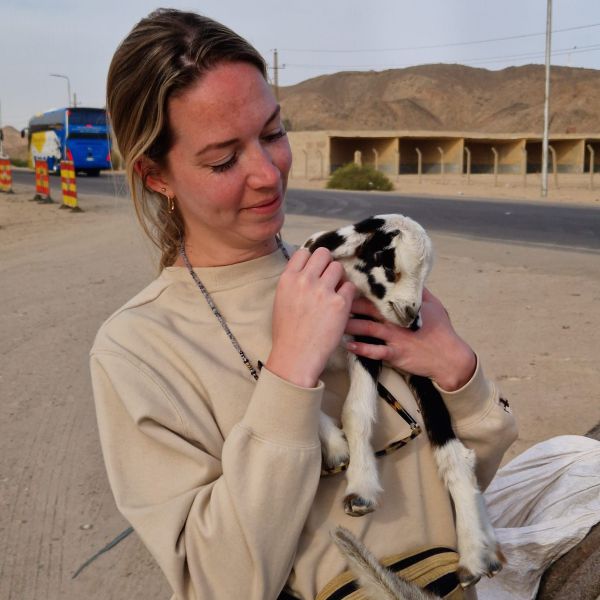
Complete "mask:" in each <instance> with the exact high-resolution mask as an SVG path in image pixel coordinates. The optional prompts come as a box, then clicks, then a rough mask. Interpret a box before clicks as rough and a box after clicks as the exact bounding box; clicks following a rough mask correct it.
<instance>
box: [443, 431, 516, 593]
mask: <svg viewBox="0 0 600 600" xmlns="http://www.w3.org/2000/svg"><path fill="white" fill-rule="evenodd" d="M434 455H435V458H436V462H437V465H438V469H439V471H440V474H441V475H442V478H443V479H444V482H445V484H446V487H447V488H448V491H449V492H450V495H451V496H452V500H453V501H454V510H455V513H456V536H457V539H458V553H459V555H460V560H459V565H458V566H459V570H458V578H459V580H460V582H461V585H462V586H463V587H467V586H469V585H472V584H474V583H476V582H477V581H478V580H479V578H480V577H481V576H482V575H487V576H488V577H492V576H493V575H495V574H496V573H498V572H499V571H500V570H501V569H502V562H503V561H504V557H503V556H502V552H501V550H500V546H499V544H498V541H497V540H496V535H495V533H494V529H493V527H492V525H491V522H490V519H489V516H488V514H487V510H486V508H485V503H484V500H483V496H482V495H481V492H480V491H479V487H478V485H477V481H476V480H475V453H474V452H473V450H470V449H468V448H466V447H465V446H464V445H463V444H462V443H461V442H460V441H459V440H458V439H453V440H449V441H448V442H447V443H446V444H444V445H443V446H441V447H436V448H435V449H434Z"/></svg>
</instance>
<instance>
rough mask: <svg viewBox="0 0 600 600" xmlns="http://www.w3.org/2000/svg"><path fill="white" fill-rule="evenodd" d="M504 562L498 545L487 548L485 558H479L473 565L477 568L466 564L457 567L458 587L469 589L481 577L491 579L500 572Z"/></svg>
mask: <svg viewBox="0 0 600 600" xmlns="http://www.w3.org/2000/svg"><path fill="white" fill-rule="evenodd" d="M505 562H506V559H505V558H504V554H502V550H501V549H500V545H499V544H495V546H494V547H493V548H491V547H490V548H488V549H487V551H486V553H485V556H483V557H482V556H481V555H480V557H479V559H478V560H477V561H476V562H475V563H473V564H477V565H478V567H474V566H471V567H469V566H467V565H466V564H461V565H459V567H458V580H459V581H460V585H461V586H462V587H463V588H466V587H470V586H472V585H474V584H476V583H477V582H478V581H479V580H480V579H481V576H482V575H487V577H493V576H494V575H497V574H498V573H500V571H502V566H503V563H505Z"/></svg>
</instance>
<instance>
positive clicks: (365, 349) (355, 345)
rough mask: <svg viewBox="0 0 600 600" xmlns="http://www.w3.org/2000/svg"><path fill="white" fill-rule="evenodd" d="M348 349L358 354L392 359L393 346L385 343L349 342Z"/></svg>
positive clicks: (379, 358) (380, 358)
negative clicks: (390, 346)
mask: <svg viewBox="0 0 600 600" xmlns="http://www.w3.org/2000/svg"><path fill="white" fill-rule="evenodd" d="M346 349H347V350H348V351H349V352H352V354H356V355H357V356H364V357H366V358H372V359H374V360H390V359H391V358H392V351H391V348H389V347H388V346H385V345H381V344H380V345H375V344H364V343H363V342H347V343H346Z"/></svg>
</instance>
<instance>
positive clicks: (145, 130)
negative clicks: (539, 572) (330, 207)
mask: <svg viewBox="0 0 600 600" xmlns="http://www.w3.org/2000/svg"><path fill="white" fill-rule="evenodd" d="M108 110H109V113H110V118H111V123H112V127H113V131H114V134H115V137H116V140H117V143H118V146H119V150H120V151H121V153H122V155H123V158H124V160H125V164H126V168H127V172H128V176H129V182H130V187H131V192H132V196H133V199H134V202H135V206H136V209H137V212H138V216H139V217H140V221H141V223H142V225H143V226H144V227H145V229H146V231H147V233H149V234H150V235H151V237H152V239H153V240H155V242H156V243H157V245H158V247H159V248H160V250H161V261H160V266H161V269H162V271H161V273H160V276H159V277H158V278H157V279H156V280H155V281H154V282H152V283H151V284H150V285H149V286H148V287H147V288H146V289H144V290H143V291H142V292H141V293H140V294H138V295H137V296H136V297H135V298H133V299H132V300H130V301H129V302H128V303H127V304H126V305H125V306H124V307H122V308H121V309H119V310H118V311H117V312H116V313H115V314H113V315H112V316H111V317H110V318H109V319H108V320H107V322H106V323H105V324H104V325H103V326H102V328H101V329H100V331H99V333H98V336H97V338H96V341H95V343H94V347H93V349H92V352H91V371H92V379H93V385H94V396H95V400H96V407H97V415H98V423H99V429H100V436H101V441H102V448H103V453H104V458H105V462H106V466H107V470H108V475H109V480H110V484H111V487H112V490H113V493H114V495H115V499H116V503H117V506H118V508H119V510H120V511H121V512H122V513H123V515H124V516H125V517H126V518H127V519H128V520H129V521H130V522H131V524H132V525H133V527H134V528H135V530H136V531H137V533H138V534H139V535H140V537H141V539H142V540H143V542H144V543H145V544H146V546H147V547H148V548H149V550H150V551H151V552H152V554H153V555H154V557H155V558H156V560H157V562H158V563H159V564H160V566H161V568H162V570H163V571H164V573H165V575H166V577H167V579H168V581H169V583H170V585H171V586H172V588H173V591H174V593H175V597H177V598H182V599H183V598H185V599H188V598H202V599H209V598H219V599H221V598H240V597H243V598H249V599H255V600H259V599H261V600H264V599H274V598H277V597H278V595H279V593H280V592H281V590H282V589H283V588H284V586H287V587H286V590H287V591H288V592H289V593H291V594H293V596H295V597H298V598H306V599H308V598H314V597H316V596H317V594H318V593H319V591H320V590H322V589H323V588H324V587H325V586H326V584H328V583H329V582H330V581H331V580H332V578H334V577H336V576H337V575H339V574H340V573H341V572H342V571H344V569H345V563H344V560H343V558H342V557H341V556H340V554H339V553H338V552H337V550H336V549H335V547H334V546H333V544H332V542H331V540H330V537H329V531H330V529H331V528H332V527H334V526H335V525H338V524H343V525H345V526H346V527H348V528H349V529H351V530H352V531H354V533H355V534H356V535H358V536H359V537H360V538H361V539H362V540H363V541H364V542H365V543H366V544H367V546H368V547H370V548H371V549H372V550H373V551H374V552H375V553H376V554H377V556H379V557H386V556H391V555H395V554H399V553H404V552H418V551H419V550H422V549H424V548H430V547H432V546H449V547H452V546H453V545H454V544H455V532H454V528H453V523H452V509H451V504H450V501H449V499H448V494H447V493H446V492H445V490H444V487H443V485H442V483H441V482H440V481H439V479H438V477H437V474H436V470H435V467H434V464H433V459H432V456H431V452H430V448H429V444H428V442H427V439H426V436H425V434H421V435H419V436H417V437H416V438H415V439H414V440H412V441H410V442H409V443H408V444H407V445H406V447H405V448H401V449H400V450H398V451H397V452H395V453H391V454H389V455H387V456H385V457H384V458H383V459H382V460H381V461H380V471H381V478H382V483H383V486H384V489H385V492H384V494H383V495H382V498H381V503H380V506H379V508H378V510H377V511H376V512H374V513H372V514H371V515H368V516H365V517H363V518H360V519H352V518H350V517H348V516H347V515H345V514H344V512H343V509H342V496H343V492H344V481H343V477H340V476H332V477H329V478H320V471H321V453H320V444H319V439H318V431H317V429H318V415H319V411H320V410H321V408H323V410H325V411H326V412H328V413H330V414H332V415H334V416H339V413H340V408H341V404H342V402H343V398H344V396H345V393H346V391H347V385H348V384H347V380H346V376H345V374H344V373H341V372H329V371H325V372H324V369H325V365H326V362H327V360H328V358H329V356H330V354H331V353H332V351H333V350H334V348H335V347H336V346H337V345H338V344H339V341H340V339H341V336H342V334H343V332H344V331H347V332H349V333H365V329H364V327H370V328H374V329H371V330H369V332H371V333H376V334H377V335H378V336H380V337H382V339H384V341H385V342H386V345H385V346H379V347H375V346H369V345H355V346H353V347H352V351H354V352H356V353H360V354H363V355H366V356H373V357H378V358H384V359H386V360H387V361H388V362H389V364H390V365H391V366H392V367H393V368H389V369H384V373H383V375H382V378H383V381H384V383H385V385H386V387H387V388H388V389H389V390H390V391H391V392H392V393H393V394H394V396H395V397H396V398H397V399H398V400H399V401H400V402H401V403H402V405H403V406H404V407H405V408H406V409H407V411H408V412H409V413H411V414H412V415H413V416H415V417H418V416H419V415H418V414H417V407H416V404H415V401H414V399H413V397H412V396H411V394H410V391H409V390H408V388H407V387H406V385H405V384H404V381H403V379H402V378H401V377H400V376H399V375H398V374H397V373H396V372H395V370H394V369H398V370H400V369H405V370H407V371H409V372H412V373H417V374H422V375H427V376H430V377H432V378H433V379H434V381H435V382H436V383H437V384H438V385H439V386H440V389H442V391H443V395H444V398H445V400H446V402H447V404H448V409H449V410H450V412H451V414H452V417H453V420H454V424H455V427H456V431H457V433H458V434H459V435H460V437H461V439H462V440H463V441H464V442H465V443H466V444H467V445H468V446H470V447H472V448H473V449H474V450H475V451H476V453H477V457H478V476H479V479H480V483H481V484H482V485H483V486H485V485H487V483H488V482H489V480H490V479H491V477H492V476H493V473H494V472H495V470H496V468H497V466H498V464H499V462H500V459H501V457H502V454H503V452H504V451H505V449H506V448H507V447H508V446H509V445H510V443H511V442H512V441H513V439H514V436H515V429H514V423H513V421H512V417H511V416H510V415H508V414H507V413H506V412H505V411H504V410H502V407H501V406H500V405H499V403H498V393H497V390H496V388H495V387H494V386H493V385H492V384H491V383H489V382H488V381H487V380H486V379H485V378H484V376H483V374H482V372H481V369H480V367H479V365H478V364H477V360H476V357H475V355H474V354H473V352H472V351H471V349H470V348H469V347H468V346H467V344H466V343H465V342H464V341H463V340H462V339H461V338H459V337H458V336H457V335H456V333H455V332H454V330H453V329H452V327H451V325H450V323H449V320H448V318H447V316H446V313H445V311H444V309H443V307H442V305H441V304H440V303H439V302H438V301H437V300H436V299H435V298H434V297H433V296H431V295H427V296H426V298H425V302H424V305H423V309H422V310H423V313H424V322H425V326H424V327H423V329H422V330H421V331H419V332H417V333H412V332H406V331H404V330H401V329H399V328H396V327H394V326H392V325H390V324H385V323H375V324H373V325H366V326H365V325H364V323H362V322H361V321H359V320H354V319H349V316H350V312H351V310H352V311H353V312H355V313H359V312H362V313H365V314H371V315H374V316H377V315H376V313H375V312H374V309H373V307H372V306H370V305H368V304H367V303H366V301H364V300H357V301H354V303H353V297H354V294H355V290H354V288H353V286H352V284H350V283H349V282H346V281H344V276H343V269H342V267H341V266H340V265H339V264H338V263H336V262H335V261H332V259H331V256H330V254H329V253H328V251H326V250H319V251H317V252H315V253H314V254H313V255H309V253H308V252H307V251H304V250H300V251H298V252H296V253H294V254H293V255H292V256H291V258H290V259H289V262H288V260H287V259H288V255H289V254H291V251H290V249H289V248H287V247H286V246H285V244H283V243H282V242H281V241H279V238H278V237H277V236H278V234H279V231H280V229H281V227H282V224H283V219H284V215H283V199H284V195H285V189H286V183H287V176H288V173H289V169H290V165H291V154H290V149H289V145H288V142H287V139H286V135H285V131H284V129H283V126H282V123H281V115H280V111H279V107H278V105H277V103H276V101H275V99H274V97H273V95H272V93H271V89H270V87H269V85H268V84H267V80H266V68H265V64H264V61H263V59H262V58H261V57H260V56H259V55H258V53H257V52H256V50H254V49H253V48H252V47H251V46H250V45H249V44H248V43H247V42H246V41H245V40H243V39H241V38H240V37H239V36H237V35H236V34H234V33H233V32H232V31H230V30H228V29H227V28H225V27H223V26H222V25H220V24H218V23H215V22H214V21H211V20H210V19H206V18H204V17H201V16H199V15H196V14H192V13H183V12H179V11H175V10H159V11H156V12H154V13H152V14H151V15H149V16H148V17H147V18H146V19H143V20H142V21H140V23H138V24H137V25H136V27H134V29H133V30H132V32H131V33H130V34H129V35H128V37H127V38H126V39H125V40H124V41H123V43H122V44H121V46H120V47H119V48H118V49H117V51H116V53H115V56H114V58H113V61H112V63H111V67H110V71H109V76H108ZM188 267H189V268H188ZM380 352H383V354H381V355H377V356H375V354H376V353H380ZM262 364H264V366H262V369H261V368H260V365H262ZM379 410H380V413H379V418H378V424H377V427H376V431H375V435H374V440H373V442H374V445H375V447H376V448H384V447H386V446H389V445H390V444H391V443H392V442H394V441H396V440H398V439H402V438H407V439H409V438H410V437H411V435H410V434H411V428H410V425H409V424H408V423H407V422H405V421H404V420H403V419H402V418H401V417H400V416H399V415H398V414H397V413H396V412H395V411H394V410H393V409H392V408H390V407H389V406H388V405H387V404H385V403H383V402H382V403H381V407H380V409H379ZM417 420H418V419H417ZM319 597H328V596H327V595H321V596H319ZM337 597H342V596H339V595H338V596H337Z"/></svg>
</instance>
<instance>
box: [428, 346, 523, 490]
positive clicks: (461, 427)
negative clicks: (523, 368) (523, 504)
mask: <svg viewBox="0 0 600 600" xmlns="http://www.w3.org/2000/svg"><path fill="white" fill-rule="evenodd" d="M434 385H435V387H436V388H437V390H438V391H439V392H440V393H441V395H442V398H443V399H444V403H445V404H446V407H447V408H448V412H449V413H450V417H451V418H452V426H453V428H454V431H455V433H456V435H457V436H458V437H459V438H460V440H461V441H462V442H463V443H464V444H465V446H467V447H468V448H471V449H472V450H474V451H475V454H476V456H477V466H476V475H477V481H478V483H479V486H480V488H481V490H482V491H483V490H485V488H486V487H487V486H488V485H489V483H490V481H491V480H492V478H493V477H494V474H495V473H496V471H497V469H498V467H499V465H500V462H501V460H502V457H503V456H504V453H505V452H506V450H507V449H508V447H509V446H510V445H511V444H512V443H513V442H514V441H515V440H516V439H517V425H516V421H515V418H514V416H513V414H512V412H511V410H510V407H509V405H508V402H507V401H506V400H504V398H502V397H501V396H500V391H499V389H498V387H497V386H496V385H495V384H494V383H493V382H492V381H490V380H488V379H486V377H485V375H484V373H483V369H482V368H481V364H480V361H479V357H477V366H476V368H475V373H473V376H472V377H471V379H470V380H469V381H468V382H467V383H466V384H465V385H464V386H463V387H462V388H460V389H459V390H456V391H454V392H447V391H445V390H443V389H442V388H440V387H439V386H437V385H436V384H435V383H434Z"/></svg>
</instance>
